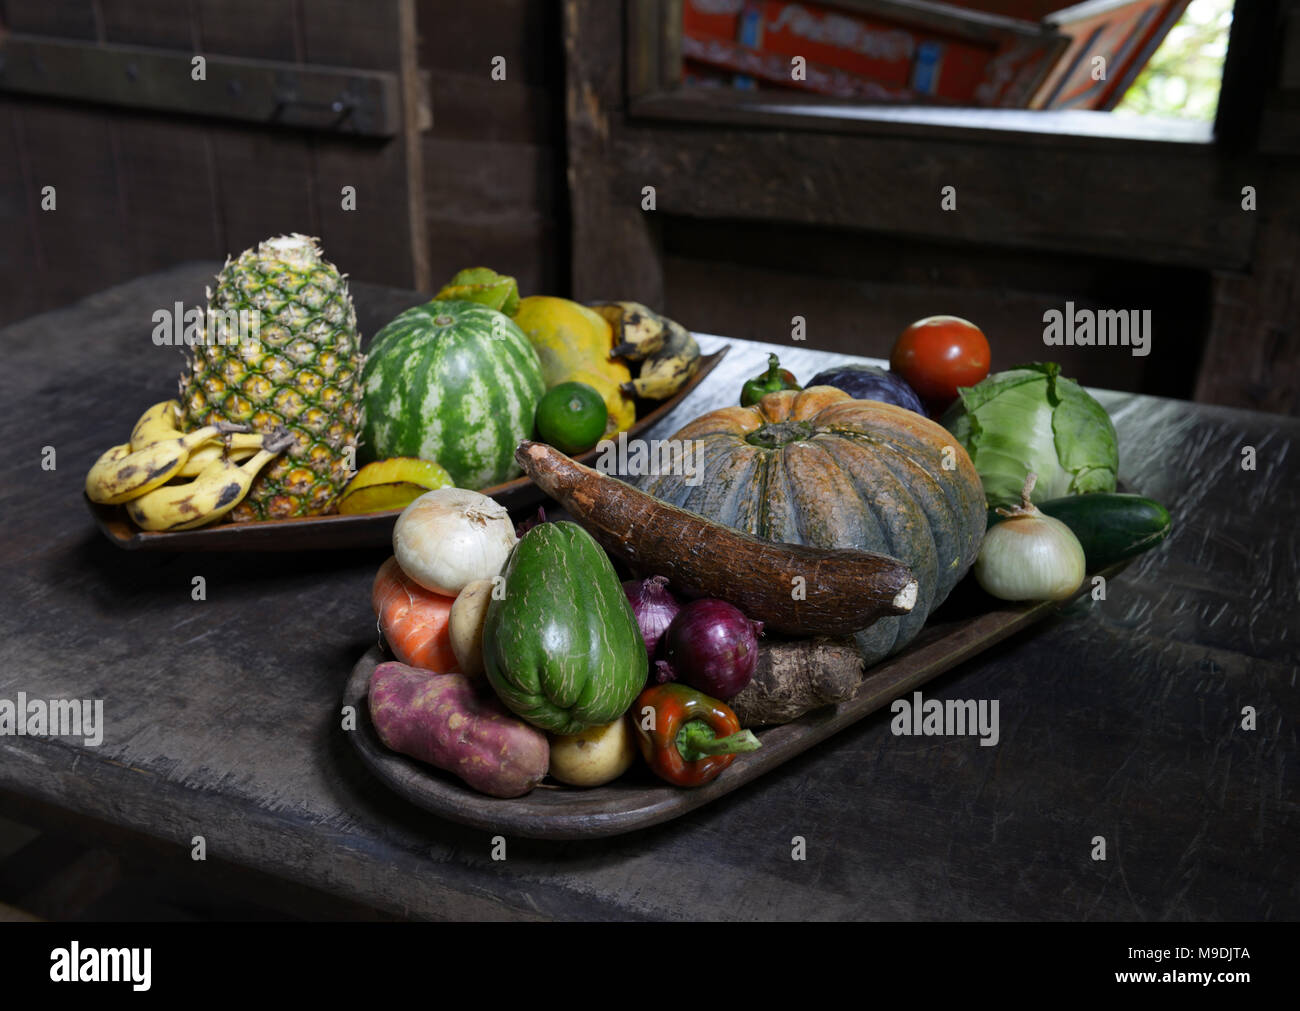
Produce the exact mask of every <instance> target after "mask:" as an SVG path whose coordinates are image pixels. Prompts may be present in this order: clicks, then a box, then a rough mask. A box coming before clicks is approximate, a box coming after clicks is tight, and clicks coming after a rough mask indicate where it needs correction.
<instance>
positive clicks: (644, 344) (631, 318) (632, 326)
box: [587, 302, 668, 362]
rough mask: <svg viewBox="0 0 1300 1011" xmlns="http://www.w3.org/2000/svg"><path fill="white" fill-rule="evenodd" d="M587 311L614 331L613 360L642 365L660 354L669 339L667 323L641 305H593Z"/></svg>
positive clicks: (616, 303) (596, 303) (611, 353)
mask: <svg viewBox="0 0 1300 1011" xmlns="http://www.w3.org/2000/svg"><path fill="white" fill-rule="evenodd" d="M587 308H589V309H591V310H592V311H593V312H596V313H598V314H599V315H600V316H602V317H604V319H605V322H607V323H608V324H609V325H610V328H611V329H612V330H613V331H614V346H613V348H612V349H611V350H610V352H609V356H610V357H611V358H626V359H627V360H628V361H632V362H639V361H642V360H644V359H646V358H649V357H650V356H651V355H652V354H655V353H656V352H657V351H659V350H660V349H661V348H662V347H663V346H664V342H665V341H666V340H667V339H668V327H667V325H666V324H667V320H665V319H664V318H663V317H662V316H660V315H659V314H658V313H657V312H655V311H654V310H653V309H647V308H646V307H645V306H644V305H642V304H641V303H640V302H591V303H588V305H587Z"/></svg>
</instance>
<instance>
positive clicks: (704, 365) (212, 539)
mask: <svg viewBox="0 0 1300 1011" xmlns="http://www.w3.org/2000/svg"><path fill="white" fill-rule="evenodd" d="M728 350H730V345H724V346H723V347H721V348H719V349H718V350H717V351H714V352H713V353H712V354H707V355H704V356H702V357H701V358H700V367H699V369H697V370H696V373H695V375H694V376H692V377H691V379H690V381H689V382H687V383H686V385H685V386H683V387H682V388H681V389H680V390H678V391H677V393H676V394H675V395H674V396H672V397H670V398H669V399H668V400H664V401H661V402H660V403H658V404H656V405H655V406H654V407H653V408H650V409H648V410H647V411H646V412H645V413H644V414H643V415H642V416H641V417H640V418H638V419H637V421H636V423H635V424H634V425H633V426H632V427H631V428H629V429H628V430H627V436H628V438H635V437H636V436H638V435H640V434H641V433H643V432H645V431H647V430H648V429H649V428H651V427H652V426H653V425H654V424H655V423H656V422H658V421H659V419H660V418H663V417H665V416H666V415H667V414H668V412H669V411H671V410H672V409H673V408H675V407H676V406H677V405H678V404H680V403H681V402H682V401H683V400H684V399H685V398H686V397H688V396H690V394H691V391H692V390H694V389H695V388H696V387H697V386H699V385H700V383H701V382H702V381H703V380H704V377H705V376H707V375H708V374H709V373H710V372H712V371H713V370H714V368H716V367H717V365H718V363H719V362H720V361H722V359H723V356H725V355H726V353H727V351H728ZM599 455H600V448H599V447H597V448H595V449H591V450H588V451H587V452H586V453H583V454H582V455H581V456H578V457H576V459H577V460H579V461H580V462H582V463H585V464H587V465H588V466H594V465H595V462H596V459H597V457H598V456H599ZM482 491H483V494H484V495H487V496H490V497H491V498H494V499H496V500H497V501H498V502H500V503H501V504H502V505H503V506H505V507H506V508H507V509H511V510H517V509H526V508H528V507H530V506H533V505H536V504H537V503H539V502H541V501H542V500H543V499H545V498H546V495H545V494H544V493H543V492H542V491H541V489H539V488H538V487H537V486H536V485H535V484H533V482H532V481H531V480H530V479H529V478H527V477H518V478H515V479H514V480H513V481H507V482H506V483H505V484H499V485H495V486H493V487H491V488H484V489H482ZM85 501H86V505H87V506H88V507H89V508H90V511H91V513H92V515H94V517H95V522H96V523H98V524H99V529H100V530H102V531H103V533H104V536H105V537H107V538H108V539H109V540H110V541H112V542H113V543H114V544H116V545H117V546H118V547H119V548H124V549H125V550H127V551H315V550H320V549H322V548H336V549H344V548H369V547H380V546H383V545H386V544H389V543H390V542H391V541H392V538H393V524H395V523H396V522H397V517H398V516H399V515H401V512H402V510H400V509H390V510H388V511H386V512H382V513H366V514H364V515H359V516H340V515H333V516H303V517H299V518H296V519H288V520H264V521H261V522H251V523H215V524H213V525H212V526H210V527H202V528H200V529H198V530H179V531H176V532H175V533H154V532H150V531H147V530H141V529H140V528H139V527H137V526H136V525H135V524H134V523H132V522H131V521H130V520H129V519H128V518H127V515H126V510H125V509H124V508H122V507H121V506H105V505H97V504H96V503H94V502H91V501H90V499H86V500H85Z"/></svg>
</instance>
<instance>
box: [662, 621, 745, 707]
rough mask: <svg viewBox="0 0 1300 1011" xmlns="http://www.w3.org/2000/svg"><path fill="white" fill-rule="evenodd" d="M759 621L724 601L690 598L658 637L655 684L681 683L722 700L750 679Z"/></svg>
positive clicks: (734, 692)
mask: <svg viewBox="0 0 1300 1011" xmlns="http://www.w3.org/2000/svg"><path fill="white" fill-rule="evenodd" d="M762 631H763V623H762V622H761V621H750V620H749V619H748V618H746V617H745V615H744V614H742V613H741V612H740V610H739V609H737V608H735V607H733V606H732V605H731V604H728V603H727V602H726V601H725V600H714V599H711V598H706V599H704V600H693V601H691V603H689V604H687V605H686V606H685V607H683V608H682V609H681V611H679V612H678V614H677V617H676V618H674V619H673V622H672V624H671V625H669V626H668V631H667V633H666V634H665V635H664V657H665V659H666V660H667V663H663V662H660V663H659V664H657V665H656V669H657V675H656V677H657V679H658V680H659V681H673V680H676V681H684V682H685V683H686V684H688V685H690V686H691V687H692V688H696V689H698V690H699V691H702V692H704V694H705V695H709V696H711V697H713V698H715V699H718V700H719V701H721V702H725V701H726V700H727V699H729V698H731V697H732V696H733V695H735V694H736V693H737V692H739V691H740V690H741V689H742V688H744V687H745V685H747V684H749V682H750V679H751V678H752V677H753V676H754V666H755V664H757V663H758V636H759V633H760V632H762Z"/></svg>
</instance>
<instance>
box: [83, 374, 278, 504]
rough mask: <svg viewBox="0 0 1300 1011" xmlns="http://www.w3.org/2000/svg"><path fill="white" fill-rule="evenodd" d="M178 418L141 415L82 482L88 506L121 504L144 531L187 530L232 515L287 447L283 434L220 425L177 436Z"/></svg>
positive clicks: (171, 412) (169, 403) (167, 405)
mask: <svg viewBox="0 0 1300 1011" xmlns="http://www.w3.org/2000/svg"><path fill="white" fill-rule="evenodd" d="M180 418H181V405H180V404H179V403H178V402H177V401H175V400H164V401H162V402H161V403H158V404H154V405H153V406H152V407H151V408H149V410H147V411H145V412H144V414H142V415H140V420H139V421H137V422H136V423H135V428H133V429H132V430H131V441H130V442H124V443H122V444H121V445H120V446H113V447H112V448H111V449H109V450H108V451H107V452H105V453H104V454H103V455H102V456H101V457H100V458H99V459H98V460H96V461H95V463H94V465H93V466H92V467H91V468H90V472H89V473H88V474H86V495H87V496H88V497H89V498H90V500H91V501H92V502H100V503H103V504H105V505H118V504H122V503H125V504H126V511H127V515H128V516H130V517H131V519H132V520H134V521H135V523H136V524H137V525H138V526H140V527H141V528H143V529H145V530H192V529H194V528H195V527H201V526H204V525H205V524H208V523H211V522H213V521H214V520H217V519H220V518H221V517H222V516H224V515H226V513H228V512H230V510H231V509H233V508H235V506H237V505H238V504H239V503H240V501H241V500H242V499H243V497H244V496H245V495H247V494H248V489H249V487H250V486H251V485H252V483H253V479H254V478H255V477H257V474H258V472H259V471H260V470H261V469H262V468H263V467H264V466H266V464H267V463H268V462H269V461H270V460H272V459H273V458H274V457H275V456H277V455H278V454H279V453H281V452H283V451H284V450H285V449H286V448H287V447H288V446H289V444H290V443H291V442H292V441H293V437H292V436H290V435H289V434H288V433H287V432H284V431H278V432H275V433H273V434H271V435H261V434H259V433H253V432H249V431H248V429H247V428H246V427H245V426H243V425H230V424H227V423H225V422H220V423H218V424H215V425H209V426H207V427H206V428H199V429H196V430H195V431H193V432H182V431H181V430H180V429H179V428H178V427H177V426H178V425H179V424H180ZM240 461H245V462H242V463H241V462H240ZM187 478H188V479H189V480H185V479H187Z"/></svg>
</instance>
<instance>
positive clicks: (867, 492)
mask: <svg viewBox="0 0 1300 1011" xmlns="http://www.w3.org/2000/svg"><path fill="white" fill-rule="evenodd" d="M672 438H673V439H674V440H681V441H682V442H684V443H687V444H693V445H694V446H695V447H696V452H697V454H698V456H697V459H698V460H699V461H700V462H701V466H702V469H703V473H702V474H699V475H693V476H688V475H686V474H673V473H666V474H658V475H651V476H649V477H646V478H643V479H642V480H641V481H640V487H641V490H642V491H646V492H649V493H650V494H652V495H655V496H657V497H659V498H661V499H663V500H664V501H666V502H671V503H672V504H673V505H676V506H679V507H681V508H683V509H689V510H690V511H691V512H695V513H699V514H700V515H701V516H704V517H707V518H708V519H711V520H714V521H715V522H718V523H723V524H725V525H727V526H729V527H733V528H735V529H737V530H743V531H744V532H745V533H748V534H752V535H754V536H755V537H760V538H762V539H763V540H767V541H778V542H785V543H790V544H808V545H812V546H815V547H820V548H858V549H860V550H864V551H874V552H877V553H879V554H882V555H890V556H891V557H893V558H897V559H899V560H900V561H902V562H904V563H905V564H906V565H908V566H909V567H910V568H911V569H912V572H913V573H914V574H915V575H916V579H917V583H918V586H919V594H918V597H917V602H916V606H915V608H914V609H913V610H912V611H911V613H909V614H905V615H902V616H900V617H896V618H883V619H881V620H880V621H877V622H876V623H875V624H874V625H872V626H871V627H870V628H867V629H864V630H863V631H861V632H859V633H857V635H856V636H855V639H856V641H857V645H858V649H859V650H860V651H861V653H862V655H863V658H864V659H865V660H866V662H867V663H868V664H872V663H875V662H876V661H878V660H880V659H881V658H883V657H885V656H888V655H889V654H890V653H893V652H896V651H897V650H899V649H901V648H902V647H903V646H905V645H906V644H907V643H908V642H910V641H911V640H912V639H913V638H915V636H916V634H917V633H918V632H919V631H920V630H921V626H922V625H923V624H924V623H925V620H926V618H928V617H929V616H930V614H931V612H932V611H933V610H934V609H935V608H936V607H938V606H939V604H941V603H942V602H943V600H944V598H945V597H947V596H948V593H949V592H950V591H951V590H952V588H953V587H954V586H956V585H957V581H958V580H959V579H961V577H962V576H964V575H965V574H966V571H967V570H968V569H969V568H970V567H971V565H973V564H974V562H975V556H976V555H977V554H978V553H979V547H980V542H981V541H982V540H983V538H984V523H985V503H984V490H983V487H982V486H981V484H980V479H979V474H977V473H976V471H975V467H974V465H973V464H972V463H971V461H970V457H968V456H967V455H966V451H965V450H964V449H962V447H961V446H960V445H959V444H958V443H957V440H956V439H955V438H954V437H953V436H952V435H951V434H950V433H949V432H948V431H947V430H945V429H944V428H943V427H942V426H940V425H937V424H935V423H934V422H933V421H930V420H929V419H928V418H925V417H922V416H921V415H919V414H915V413H913V412H912V411H908V410H905V409H904V408H901V407H895V406H894V405H892V404H884V403H880V402H877V401H872V400H854V399H852V398H851V397H850V396H849V395H848V394H847V393H844V392H843V391H841V390H837V389H834V388H832V387H829V386H813V387H810V388H808V389H806V390H803V391H794V390H786V391H782V392H780V393H769V394H768V395H767V396H766V397H764V398H763V399H762V400H761V401H759V403H757V404H756V405H754V406H752V407H744V408H741V407H728V408H724V409H722V410H719V411H713V412H711V413H709V414H706V415H704V416H703V417H700V418H697V419H696V420H695V421H692V422H691V423H690V424H688V425H687V426H686V427H685V428H683V429H682V430H681V431H679V432H677V433H676V434H675V435H673V436H672Z"/></svg>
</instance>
